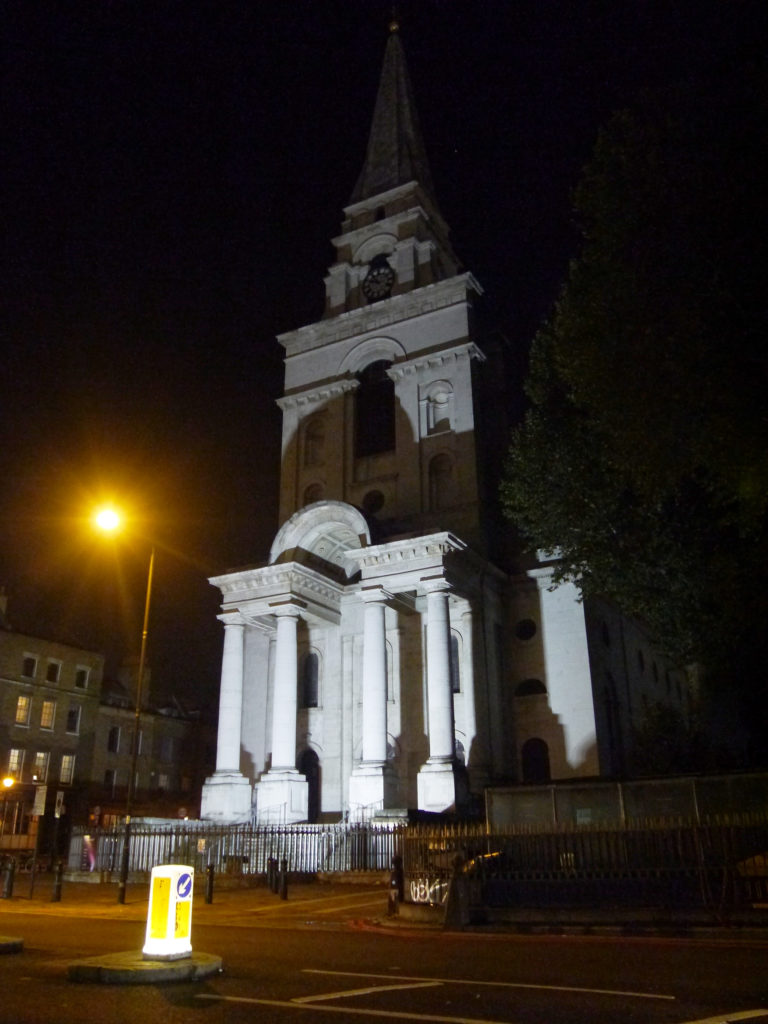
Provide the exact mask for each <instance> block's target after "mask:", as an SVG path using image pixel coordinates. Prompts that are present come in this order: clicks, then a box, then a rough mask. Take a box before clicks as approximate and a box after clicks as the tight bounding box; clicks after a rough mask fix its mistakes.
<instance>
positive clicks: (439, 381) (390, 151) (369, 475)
mask: <svg viewBox="0 0 768 1024" xmlns="http://www.w3.org/2000/svg"><path fill="white" fill-rule="evenodd" d="M332 241H333V246H334V249H335V254H336V259H335V262H334V263H333V265H332V266H331V267H330V269H329V270H328V273H327V275H326V277H325V308H324V312H323V317H322V319H321V320H319V321H318V322H317V323H315V324H311V325H309V326H307V327H302V328H300V329H299V330H297V331H291V332H289V333H287V334H283V335H281V336H280V338H279V339H278V340H279V342H280V344H281V345H282V346H283V347H284V349H285V390H284V395H283V397H282V398H281V399H280V400H279V405H280V406H281V408H282V410H283V443H282V474H281V500H280V519H281V521H285V520H287V519H288V518H289V517H290V516H291V515H293V514H294V513H295V512H297V511H298V510H299V509H301V508H303V507H305V506H307V505H310V504H313V503H314V502H317V501H321V500H336V501H344V502H346V503H348V504H350V505H353V506H355V507H357V508H359V509H360V510H361V511H363V513H364V514H365V515H366V518H367V519H368V521H369V522H370V524H371V529H372V533H373V535H374V536H375V538H376V539H377V540H384V539H386V538H388V537H392V536H397V535H401V534H404V533H414V532H424V531H429V530H433V529H437V528H439V529H449V530H451V531H454V532H456V533H458V534H460V535H461V536H462V537H464V538H465V539H466V540H467V541H468V542H470V543H471V544H472V546H473V547H479V548H480V549H483V550H484V548H485V545H484V542H483V536H482V534H483V531H482V525H481V518H482V515H481V510H482V502H481V500H480V498H479V488H480V480H479V474H478V458H477V438H476V430H475V426H476V424H475V413H474V409H475V402H476V381H475V374H476V367H477V366H478V365H479V364H480V362H482V361H483V358H484V357H483V355H482V353H481V352H480V350H479V348H478V347H477V346H476V345H475V342H474V340H473V339H474V322H473V303H474V301H475V299H476V298H477V297H478V296H479V295H480V293H481V289H480V286H479V285H478V284H477V282H476V281H475V280H474V278H473V277H472V276H471V275H470V274H467V273H462V271H461V268H460V266H459V263H458V260H457V258H456V255H455V254H454V251H453V248H452V246H451V243H450V239H449V232H448V228H447V225H446V223H445V221H444V220H443V217H442V215H441V213H440V211H439V209H438V206H437V203H436V201H435V198H434V188H433V185H432V177H431V174H430V171H429V165H428V161H427V157H426V151H425V148H424V143H423V139H422V135H421V130H420V127H419V121H418V117H417V114H416V108H415V105H414V102H413V96H412V89H411V83H410V78H409V75H408V69H407V66H406V63H405V56H404V53H403V46H402V43H401V40H400V34H399V29H398V25H397V23H396V22H392V24H391V25H390V34H389V38H388V41H387V47H386V52H385V56H384V64H383V68H382V73H381V79H380V82H379V89H378V93H377V97H376V104H375V108H374V113H373V121H372V125H371V131H370V136H369V139H368V146H367V150H366V156H365V161H364V164H363V168H362V170H361V172H360V175H359V177H358V179H357V183H356V185H355V187H354V190H353V192H352V196H351V199H350V203H349V205H348V206H347V207H346V208H345V209H344V218H343V221H342V225H341V233H340V234H339V235H338V236H337V237H336V238H334V239H333V240H332Z"/></svg>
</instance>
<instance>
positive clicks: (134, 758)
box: [94, 507, 155, 903]
mask: <svg viewBox="0 0 768 1024" xmlns="http://www.w3.org/2000/svg"><path fill="white" fill-rule="evenodd" d="M94 522H95V524H96V526H97V527H98V528H99V529H100V530H103V531H104V532H105V533H112V532H114V531H115V530H119V529H120V526H121V522H122V520H121V517H120V514H119V513H118V512H117V511H116V510H115V509H113V508H111V507H108V508H102V509H99V511H98V512H97V513H96V514H95V515H94ZM154 570H155V545H154V544H153V545H152V551H151V553H150V556H149V570H148V572H147V593H146V597H145V599H144V623H143V625H142V628H141V651H140V653H139V674H138V676H137V678H136V707H135V709H134V716H135V721H134V727H133V744H132V749H131V774H130V776H129V778H128V789H127V793H126V798H125V840H124V842H123V857H122V861H121V864H120V882H119V884H118V889H117V902H118V903H125V888H126V884H127V882H128V868H129V865H130V860H131V810H132V808H133V797H134V793H135V788H136V769H137V763H138V756H139V728H140V725H141V697H142V689H143V686H144V662H145V661H146V655H147V632H148V629H149V603H150V600H151V598H152V575H153V573H154Z"/></svg>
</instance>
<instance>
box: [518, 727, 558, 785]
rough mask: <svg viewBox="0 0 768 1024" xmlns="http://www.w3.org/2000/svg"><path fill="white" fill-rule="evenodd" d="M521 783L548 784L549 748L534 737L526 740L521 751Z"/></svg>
mask: <svg viewBox="0 0 768 1024" xmlns="http://www.w3.org/2000/svg"><path fill="white" fill-rule="evenodd" d="M521 755H522V762H523V764H522V768H523V782H549V780H550V778H551V775H550V771H549V747H548V746H547V744H546V743H545V742H544V740H542V739H539V738H538V737H537V736H534V737H533V738H532V739H530V740H526V741H525V743H524V744H523V749H522V751H521Z"/></svg>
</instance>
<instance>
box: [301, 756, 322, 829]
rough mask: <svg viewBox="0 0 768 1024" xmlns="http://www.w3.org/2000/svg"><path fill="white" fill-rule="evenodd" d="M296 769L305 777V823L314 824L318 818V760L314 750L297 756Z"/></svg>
mask: <svg viewBox="0 0 768 1024" xmlns="http://www.w3.org/2000/svg"><path fill="white" fill-rule="evenodd" d="M298 769H299V771H300V772H301V774H302V775H303V776H304V777H305V779H306V780H307V784H308V789H309V792H308V794H307V821H309V822H316V821H317V820H318V818H319V816H320V759H319V758H318V756H317V754H316V753H315V752H314V750H303V751H302V752H301V754H300V755H299V763H298Z"/></svg>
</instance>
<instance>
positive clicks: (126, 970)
mask: <svg viewBox="0 0 768 1024" xmlns="http://www.w3.org/2000/svg"><path fill="white" fill-rule="evenodd" d="M221 969H222V961H221V957H220V956H214V955H213V954H212V953H192V954H190V956H187V957H184V958H183V959H180V960H148V959H146V958H145V957H144V954H143V953H141V952H131V953H111V954H107V955H105V956H93V957H89V958H88V959H87V960H77V961H75V962H74V963H71V964H70V965H69V967H68V968H67V977H68V978H69V980H70V981H89V982H99V983H101V984H103V985H155V984H157V983H158V982H161V981H199V980H200V979H201V978H207V977H209V976H210V975H211V974H217V973H218V972H219V971H221Z"/></svg>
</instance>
